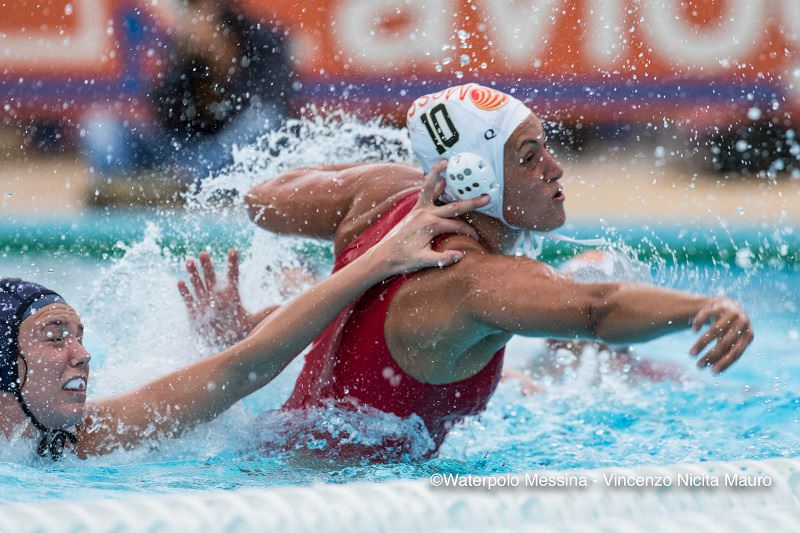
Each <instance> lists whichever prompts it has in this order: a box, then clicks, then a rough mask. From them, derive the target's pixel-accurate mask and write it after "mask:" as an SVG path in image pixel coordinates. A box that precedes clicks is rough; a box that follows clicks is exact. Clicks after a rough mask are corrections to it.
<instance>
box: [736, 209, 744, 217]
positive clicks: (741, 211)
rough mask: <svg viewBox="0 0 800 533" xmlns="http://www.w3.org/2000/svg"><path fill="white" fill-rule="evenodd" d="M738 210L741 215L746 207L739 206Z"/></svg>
mask: <svg viewBox="0 0 800 533" xmlns="http://www.w3.org/2000/svg"><path fill="white" fill-rule="evenodd" d="M736 212H737V213H738V214H739V216H742V215H744V207H737V208H736Z"/></svg>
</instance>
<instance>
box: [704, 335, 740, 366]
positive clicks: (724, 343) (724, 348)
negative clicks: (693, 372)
mask: <svg viewBox="0 0 800 533" xmlns="http://www.w3.org/2000/svg"><path fill="white" fill-rule="evenodd" d="M738 338H739V335H738V334H737V333H736V331H734V330H733V329H728V330H727V331H725V333H724V334H720V335H718V336H717V343H716V344H715V345H714V347H713V348H711V349H710V350H709V351H708V352H707V353H706V354H705V355H704V356H703V357H701V358H700V359H699V360H698V361H697V366H698V368H704V367H707V366H711V365H713V364H715V363H716V362H717V361H718V360H719V359H720V358H722V357H723V356H724V355H725V354H727V353H728V352H729V351H730V349H731V348H733V345H734V344H736V341H737V340H738Z"/></svg>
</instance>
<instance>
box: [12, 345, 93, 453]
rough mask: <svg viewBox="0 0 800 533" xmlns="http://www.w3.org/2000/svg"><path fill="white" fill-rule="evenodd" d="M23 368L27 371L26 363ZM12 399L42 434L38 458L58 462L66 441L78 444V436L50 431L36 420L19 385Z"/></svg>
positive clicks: (37, 447) (58, 430)
mask: <svg viewBox="0 0 800 533" xmlns="http://www.w3.org/2000/svg"><path fill="white" fill-rule="evenodd" d="M20 357H21V356H20ZM23 361H24V359H23ZM25 367H26V369H27V367H28V363H27V362H26V363H25ZM14 397H15V398H16V399H17V402H18V403H19V406H20V408H21V409H22V412H23V413H25V416H27V417H28V418H29V419H30V420H31V423H32V424H33V426H34V427H35V428H36V429H38V430H39V431H40V432H41V433H42V438H41V439H40V440H39V444H38V445H37V446H36V453H37V454H39V456H40V457H47V456H48V455H49V456H50V459H52V460H53V461H58V460H59V459H61V457H62V456H63V455H64V446H65V445H66V443H67V441H69V442H70V443H71V444H75V443H77V442H78V436H77V435H75V434H74V433H72V432H69V431H67V430H65V429H51V428H48V427H47V426H45V425H44V424H42V423H41V422H40V421H39V419H38V418H36V416H35V415H34V414H33V412H31V409H30V407H28V404H27V403H26V402H25V399H24V398H23V397H22V386H21V385H17V387H15V388H14Z"/></svg>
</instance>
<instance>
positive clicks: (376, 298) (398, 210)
mask: <svg viewBox="0 0 800 533" xmlns="http://www.w3.org/2000/svg"><path fill="white" fill-rule="evenodd" d="M417 196H418V193H414V194H411V195H409V196H407V197H405V198H404V199H402V200H401V201H400V202H399V203H398V204H397V205H395V206H394V207H393V208H391V209H390V210H389V211H387V212H386V213H384V214H383V215H382V216H381V218H380V219H379V220H378V221H377V222H376V223H375V224H373V225H372V226H371V227H370V228H369V229H367V230H366V231H365V232H364V233H362V234H361V235H359V236H358V237H357V238H356V239H355V240H354V241H353V242H352V243H351V244H350V245H349V246H348V247H347V248H346V249H345V250H344V251H343V252H342V253H341V254H340V255H339V256H338V257H337V258H336V263H335V265H334V272H335V271H337V270H339V269H341V268H343V267H344V266H345V265H347V264H348V263H350V262H351V261H353V260H354V259H356V258H357V257H359V256H360V255H361V254H363V253H364V252H365V251H366V250H368V249H369V248H370V247H371V246H373V245H375V244H376V243H377V242H378V241H379V240H380V239H381V238H382V237H383V236H384V235H386V234H387V233H388V232H389V231H390V230H391V229H392V228H393V227H394V226H395V225H396V224H397V223H398V222H399V221H400V220H402V219H403V217H405V215H406V214H407V213H408V212H409V211H410V210H411V209H412V208H413V207H414V204H415V203H416V201H417ZM406 279H407V278H406V277H405V276H398V277H395V278H392V279H389V280H386V281H384V282H382V283H379V284H378V285H376V286H374V287H372V288H371V289H370V290H369V291H367V292H366V293H365V294H364V296H362V297H361V298H360V299H359V300H358V301H356V302H355V303H354V304H351V305H350V307H348V308H347V309H345V311H343V312H342V314H340V315H339V316H338V317H337V318H336V320H335V321H334V322H332V323H331V324H330V325H329V326H328V327H327V328H326V329H325V331H324V332H323V333H322V334H321V335H320V336H319V337H318V338H317V340H316V341H315V342H314V345H313V347H312V348H311V351H310V352H309V353H308V355H306V361H305V366H304V367H303V371H302V372H301V373H300V377H299V378H298V379H297V383H296V385H295V388H294V391H293V392H292V395H291V396H290V397H289V399H288V400H287V401H286V403H285V404H284V408H285V409H299V408H303V407H312V406H319V405H320V404H321V403H322V402H323V400H326V399H334V400H339V399H344V398H354V399H356V400H358V402H360V403H361V404H365V405H369V406H372V407H374V408H376V409H379V410H381V411H384V412H388V413H394V414H395V415H398V416H400V417H407V416H410V415H412V414H417V415H418V416H419V417H420V418H421V419H422V421H423V422H424V423H425V425H426V427H427V429H428V431H429V433H430V435H431V437H432V438H433V441H434V443H435V445H436V448H438V447H439V446H440V445H441V443H442V441H443V440H444V438H445V436H446V435H447V432H448V430H449V429H450V427H451V426H452V425H453V424H454V423H456V422H457V421H458V420H460V419H461V418H462V417H464V416H468V415H474V414H477V413H480V412H481V411H483V410H484V409H485V408H486V403H487V402H488V401H489V398H490V397H491V396H492V394H493V393H494V390H495V388H496V387H497V383H498V382H499V380H500V374H501V370H502V366H503V350H500V351H498V352H497V353H496V354H495V355H494V357H493V358H492V359H491V361H489V363H488V364H487V365H486V366H485V367H484V368H483V369H482V370H481V371H480V372H478V373H477V374H475V375H473V376H472V377H469V378H467V379H464V380H462V381H457V382H455V383H448V384H445V385H431V384H429V383H423V382H421V381H418V380H417V379H414V378H413V377H411V376H410V375H408V374H406V373H405V372H404V371H403V370H402V369H401V368H400V367H399V366H398V365H397V363H396V362H395V360H394V358H393V357H392V354H391V353H389V348H388V347H387V345H386V339H385V337H384V322H385V321H386V315H387V312H388V310H389V304H390V303H391V301H392V296H393V295H394V293H395V292H396V291H397V290H398V289H399V288H400V287H401V286H402V285H403V283H404V282H405V281H406Z"/></svg>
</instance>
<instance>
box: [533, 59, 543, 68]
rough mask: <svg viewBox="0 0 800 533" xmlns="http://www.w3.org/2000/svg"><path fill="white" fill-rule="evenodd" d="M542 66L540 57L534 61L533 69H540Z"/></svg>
mask: <svg viewBox="0 0 800 533" xmlns="http://www.w3.org/2000/svg"><path fill="white" fill-rule="evenodd" d="M541 66H542V60H541V59H539V58H538V57H537V58H536V59H534V60H533V68H539V67H541Z"/></svg>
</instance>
